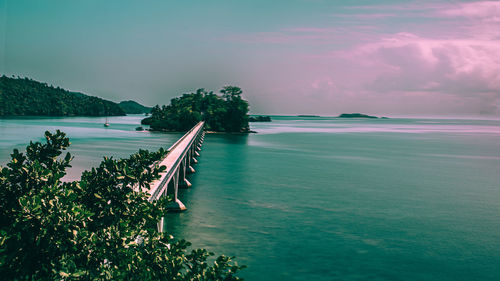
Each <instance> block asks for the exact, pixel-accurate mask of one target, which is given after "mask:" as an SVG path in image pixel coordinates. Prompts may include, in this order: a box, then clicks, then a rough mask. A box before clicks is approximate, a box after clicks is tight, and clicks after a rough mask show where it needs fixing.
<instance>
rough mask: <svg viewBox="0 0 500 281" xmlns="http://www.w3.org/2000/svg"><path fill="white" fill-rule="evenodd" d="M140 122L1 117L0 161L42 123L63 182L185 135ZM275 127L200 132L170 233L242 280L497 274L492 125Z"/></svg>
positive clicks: (498, 202)
mask: <svg viewBox="0 0 500 281" xmlns="http://www.w3.org/2000/svg"><path fill="white" fill-rule="evenodd" d="M139 120H140V117H139V116H127V117H117V118H114V119H112V120H110V122H111V127H110V128H108V129H105V128H103V127H102V123H104V122H103V121H104V120H100V119H98V118H63V119H43V120H30V119H23V120H19V119H18V120H0V135H1V136H2V138H1V141H0V163H1V164H4V163H5V162H6V161H7V158H8V154H9V153H10V150H12V148H13V147H22V146H25V145H26V143H27V141H28V140H29V139H33V140H37V139H40V137H41V136H42V133H43V131H44V130H45V129H47V128H49V129H53V128H61V129H62V130H64V131H66V132H67V133H68V135H69V136H70V138H71V139H72V143H73V144H72V148H71V152H72V153H74V154H75V161H74V168H73V169H72V170H71V173H70V175H69V176H68V178H71V177H73V178H77V177H78V174H79V172H81V170H82V169H85V168H88V167H89V166H90V165H91V164H95V163H98V162H99V159H100V158H101V157H102V156H103V155H114V156H115V157H122V156H126V155H128V154H130V153H132V152H134V151H136V150H137V149H139V148H149V149H156V148H158V147H160V146H167V147H168V146H169V145H170V144H171V143H173V142H174V141H175V140H176V138H177V137H178V136H179V135H178V134H151V133H147V132H135V131H134V128H135V127H136V126H138V125H137V124H138V121H139ZM273 120H274V121H273V122H272V123H255V124H252V129H253V130H256V131H258V132H259V133H258V134H252V135H249V136H237V135H207V137H206V138H205V142H204V144H203V150H202V152H201V157H200V158H199V163H198V164H197V165H196V166H195V169H196V171H197V172H196V173H195V174H194V175H193V176H192V177H191V178H190V181H191V182H192V183H193V187H192V188H191V189H188V190H184V191H183V192H182V194H181V200H182V201H183V202H184V204H185V205H186V207H187V208H188V211H186V212H184V213H172V214H169V215H168V218H167V219H168V223H167V224H168V226H167V227H168V229H169V231H170V232H171V233H173V234H174V235H175V236H177V237H179V238H185V239H187V240H189V241H191V242H193V245H195V246H196V247H205V248H208V249H209V250H210V251H213V252H215V253H218V254H222V253H224V254H228V255H235V256H237V260H238V261H239V263H241V264H246V265H247V266H248V268H247V269H245V270H244V271H243V272H242V274H243V276H244V277H245V278H246V279H247V280H498V279H499V277H500V220H499V219H498V217H499V214H500V121H498V120H438V119H385V120H354V119H348V120H340V119H335V118H296V117H275V118H274V119H273Z"/></svg>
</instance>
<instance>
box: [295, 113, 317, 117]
mask: <svg viewBox="0 0 500 281" xmlns="http://www.w3.org/2000/svg"><path fill="white" fill-rule="evenodd" d="M297 117H321V116H319V115H310V114H300V115H297Z"/></svg>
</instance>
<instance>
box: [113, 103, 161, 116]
mask: <svg viewBox="0 0 500 281" xmlns="http://www.w3.org/2000/svg"><path fill="white" fill-rule="evenodd" d="M118 105H119V106H120V107H121V109H122V110H123V111H124V112H125V113H127V114H143V113H151V109H153V108H152V107H147V106H144V105H142V104H140V103H138V102H135V101H133V100H128V101H122V102H120V103H119V104H118Z"/></svg>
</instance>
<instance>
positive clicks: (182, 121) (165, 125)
mask: <svg viewBox="0 0 500 281" xmlns="http://www.w3.org/2000/svg"><path fill="white" fill-rule="evenodd" d="M219 92H220V95H218V94H214V93H213V92H212V91H210V92H207V91H206V90H205V89H198V90H197V91H196V93H190V94H183V95H182V96H181V97H177V98H173V99H172V100H170V104H169V105H167V106H165V105H164V106H162V107H160V106H159V105H156V106H155V107H153V109H152V110H151V116H150V117H147V118H145V119H143V120H142V121H141V124H143V125H149V126H150V130H151V131H166V132H185V131H188V130H189V129H191V128H192V127H193V126H194V125H195V124H196V123H198V122H199V121H205V129H206V130H207V131H211V132H226V133H251V131H250V126H249V125H248V119H249V116H248V102H247V101H246V100H244V99H243V98H242V97H241V94H242V90H241V89H240V88H238V87H235V86H226V87H224V88H222V89H221V90H220V91H219Z"/></svg>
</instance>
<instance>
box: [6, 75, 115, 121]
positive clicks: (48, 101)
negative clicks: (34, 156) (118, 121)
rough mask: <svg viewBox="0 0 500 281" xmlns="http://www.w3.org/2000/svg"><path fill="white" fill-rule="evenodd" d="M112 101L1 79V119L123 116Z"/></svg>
mask: <svg viewBox="0 0 500 281" xmlns="http://www.w3.org/2000/svg"><path fill="white" fill-rule="evenodd" d="M123 115H125V112H124V111H123V110H122V108H120V106H119V105H118V104H116V103H114V102H112V101H108V100H104V99H101V98H98V97H94V96H88V95H85V94H82V93H77V92H70V91H68V90H65V89H62V88H59V87H54V86H52V85H50V86H49V85H48V84H47V83H41V82H38V81H35V80H31V79H29V78H21V77H17V78H13V77H7V76H5V75H3V76H1V77H0V116H2V117H8V116H123Z"/></svg>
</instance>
